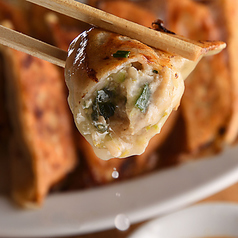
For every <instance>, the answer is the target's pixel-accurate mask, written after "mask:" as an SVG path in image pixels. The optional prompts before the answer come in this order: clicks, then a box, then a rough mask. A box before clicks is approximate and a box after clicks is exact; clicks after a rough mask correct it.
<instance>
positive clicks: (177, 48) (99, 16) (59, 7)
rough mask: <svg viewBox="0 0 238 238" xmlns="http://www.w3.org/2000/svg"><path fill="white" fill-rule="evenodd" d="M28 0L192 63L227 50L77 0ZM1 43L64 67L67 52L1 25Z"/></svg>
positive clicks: (222, 43) (221, 46)
mask: <svg viewBox="0 0 238 238" xmlns="http://www.w3.org/2000/svg"><path fill="white" fill-rule="evenodd" d="M27 1H29V2H32V3H35V4H38V5H40V6H43V7H46V8H49V9H51V10H54V11H56V12H59V13H62V14H64V15H67V16H70V17H73V18H76V19H78V20H81V21H84V22H87V23H89V24H92V25H95V26H98V27H101V28H103V29H105V30H109V31H112V32H116V33H119V34H122V35H126V36H129V37H131V38H133V39H137V40H139V41H141V42H143V43H145V44H147V45H149V46H152V47H155V48H158V49H160V50H164V51H167V52H169V53H171V54H177V55H180V56H182V57H184V58H187V59H189V60H193V61H199V60H200V59H201V57H202V56H205V55H212V54H216V53H219V52H220V51H221V50H222V49H224V48H225V47H226V44H225V43H224V42H220V41H213V42H197V41H191V40H189V39H186V38H183V37H180V36H177V35H171V34H168V33H163V32H159V31H155V30H152V29H149V28H147V27H144V26H141V25H139V24H136V23H133V22H130V21H127V20H125V19H122V18H119V17H116V16H114V15H112V14H109V13H106V12H103V11H101V10H98V9H96V8H93V7H90V6H88V5H85V4H82V3H79V2H76V1H74V0H50V1H49V0H27ZM0 44H3V45H5V46H8V47H11V48H13V49H16V50H19V51H23V52H25V53H27V54H30V55H33V56H36V57H38V58H41V59H43V60H47V61H49V62H51V63H53V64H55V65H58V66H60V67H65V61H66V59H67V52H66V51H64V50H61V49H59V48H57V47H54V46H51V45H49V44H47V43H45V42H42V41H39V40H36V39H34V38H32V37H29V36H26V35H24V34H22V33H19V32H17V31H14V30H12V29H9V28H6V27H4V26H0Z"/></svg>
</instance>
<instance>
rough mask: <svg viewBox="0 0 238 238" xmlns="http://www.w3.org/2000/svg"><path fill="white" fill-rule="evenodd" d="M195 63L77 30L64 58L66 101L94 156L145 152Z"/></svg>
mask: <svg viewBox="0 0 238 238" xmlns="http://www.w3.org/2000/svg"><path fill="white" fill-rule="evenodd" d="M121 51H123V52H121ZM118 53H122V54H123V53H124V54H126V53H127V55H123V56H122V57H118ZM197 62H198V61H196V62H194V61H190V60H187V59H185V58H182V57H180V56H178V55H172V54H170V53H167V52H164V51H161V50H158V49H153V48H150V47H148V46H147V45H145V44H143V43H141V42H139V41H137V40H133V39H131V38H129V37H126V36H122V35H118V34H115V33H111V32H107V31H104V30H101V29H96V28H92V29H90V30H89V31H84V32H83V33H82V34H80V35H79V36H78V37H77V38H76V39H75V40H74V41H73V42H72V43H71V45H70V47H69V51H68V58H67V61H66V67H65V78H66V83H67V86H68V88H69V98H68V101H69V105H70V108H71V110H72V113H73V115H74V120H75V123H76V126H77V128H78V130H79V131H80V133H81V134H82V135H83V136H84V137H85V138H86V139H87V141H88V142H89V143H90V144H91V145H92V147H93V149H94V152H95V153H96V155H97V156H98V157H99V158H101V159H104V160H108V159H110V158H115V157H117V158H124V157H128V156H131V155H135V154H141V153H143V152H144V150H145V148H146V146H147V145H148V142H149V140H150V139H151V138H152V137H153V136H154V135H155V134H157V133H159V132H160V130H161V128H162V126H163V124H164V123H165V121H166V120H167V118H168V117H169V115H170V113H171V112H172V110H173V109H177V107H178V106H179V104H180V100H181V97H182V95H183V92H184V79H185V78H186V77H187V76H188V75H189V73H190V72H191V71H192V70H193V69H194V67H195V66H196V64H197Z"/></svg>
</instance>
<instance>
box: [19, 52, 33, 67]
mask: <svg viewBox="0 0 238 238" xmlns="http://www.w3.org/2000/svg"><path fill="white" fill-rule="evenodd" d="M33 60H34V58H33V56H31V55H26V57H25V58H24V60H22V66H23V68H29V67H30V66H31V64H32V62H33Z"/></svg>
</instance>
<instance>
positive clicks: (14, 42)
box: [0, 26, 68, 67]
mask: <svg viewBox="0 0 238 238" xmlns="http://www.w3.org/2000/svg"><path fill="white" fill-rule="evenodd" d="M0 44H2V45H5V46H8V47H11V48H13V49H16V50H19V51H22V52H25V53H27V54H30V55H32V56H35V57H38V58H40V59H43V60H46V61H49V62H51V63H53V64H56V65H58V66H60V67H65V61H66V58H67V54H68V53H67V52H66V51H64V50H61V49H59V48H57V47H54V46H52V45H49V44H46V43H45V42H42V41H39V40H36V39H34V38H32V37H29V36H26V35H24V34H22V33H19V32H17V31H14V30H12V29H9V28H6V27H4V26H0Z"/></svg>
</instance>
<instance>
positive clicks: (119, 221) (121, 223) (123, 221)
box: [114, 214, 130, 231]
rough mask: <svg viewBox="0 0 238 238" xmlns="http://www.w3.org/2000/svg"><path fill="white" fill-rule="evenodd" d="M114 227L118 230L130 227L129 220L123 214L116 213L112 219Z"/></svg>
mask: <svg viewBox="0 0 238 238" xmlns="http://www.w3.org/2000/svg"><path fill="white" fill-rule="evenodd" d="M114 224H115V227H116V228H117V229H118V230H120V231H125V230H127V229H128V228H129V227H130V220H129V218H128V217H127V216H126V215H124V214H118V215H117V216H116V218H115V220H114Z"/></svg>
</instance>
